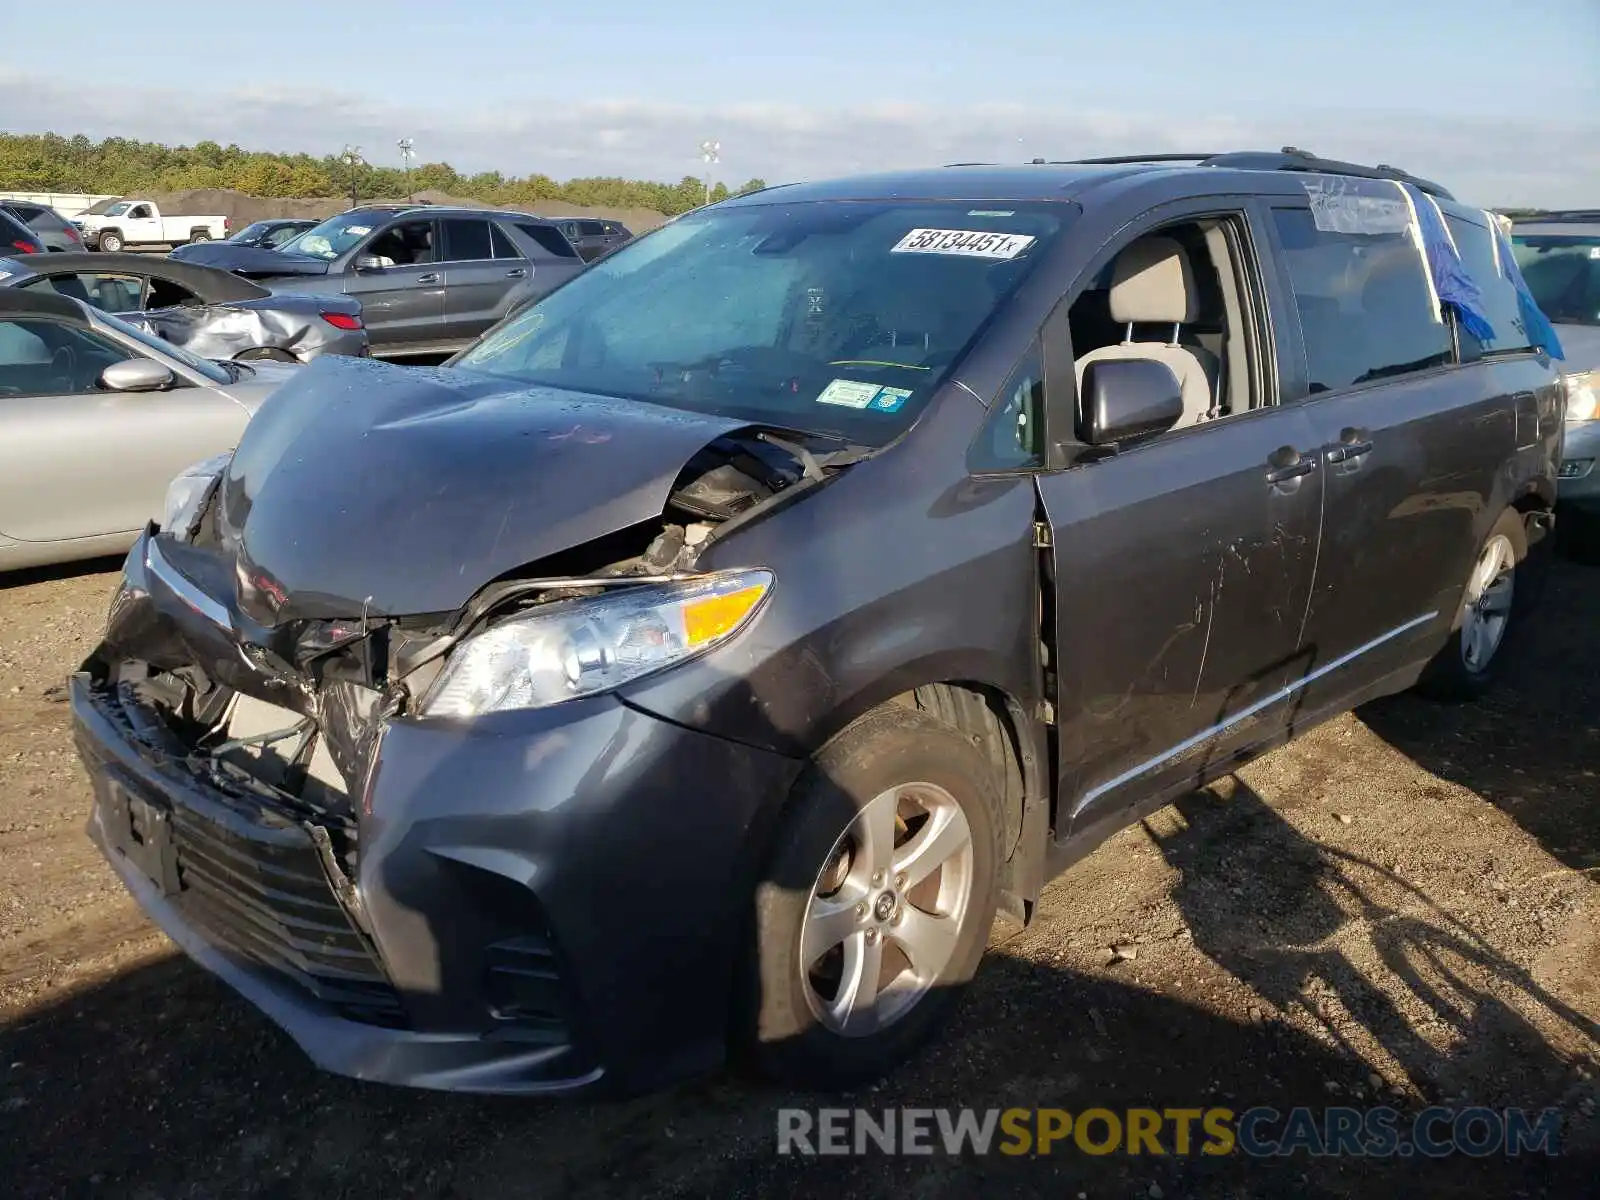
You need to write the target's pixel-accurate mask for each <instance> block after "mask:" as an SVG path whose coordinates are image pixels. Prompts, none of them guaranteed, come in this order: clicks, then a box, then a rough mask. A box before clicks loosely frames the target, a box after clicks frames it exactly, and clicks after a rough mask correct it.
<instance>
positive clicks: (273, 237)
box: [167, 217, 317, 263]
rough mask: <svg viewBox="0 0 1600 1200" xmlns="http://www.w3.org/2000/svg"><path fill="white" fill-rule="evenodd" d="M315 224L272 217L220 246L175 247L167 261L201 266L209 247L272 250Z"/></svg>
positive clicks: (247, 226) (208, 253)
mask: <svg viewBox="0 0 1600 1200" xmlns="http://www.w3.org/2000/svg"><path fill="white" fill-rule="evenodd" d="M316 223H317V222H316V220H315V219H314V218H311V217H274V218H272V219H270V220H266V221H254V222H252V223H251V224H249V225H246V226H245V227H244V228H243V229H241V230H239V232H238V233H236V234H234V235H233V236H232V237H230V238H224V239H223V240H222V241H220V242H190V243H188V244H187V245H184V246H178V247H176V248H175V249H174V250H173V251H172V252H171V253H170V254H168V255H167V257H168V258H176V259H179V260H181V261H183V262H193V263H205V262H207V261H208V256H209V255H210V254H211V253H212V251H211V247H213V246H259V247H260V248H261V249H263V250H276V249H277V248H278V247H279V246H282V245H283V244H284V243H286V242H290V241H293V240H294V239H295V238H296V237H298V236H299V235H300V234H302V233H304V232H305V231H306V230H307V229H310V228H311V227H312V226H313V225H315V224H316Z"/></svg>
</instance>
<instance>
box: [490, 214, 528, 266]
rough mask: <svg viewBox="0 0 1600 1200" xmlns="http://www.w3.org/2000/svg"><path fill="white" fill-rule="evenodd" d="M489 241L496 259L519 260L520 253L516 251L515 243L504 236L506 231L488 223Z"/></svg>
mask: <svg viewBox="0 0 1600 1200" xmlns="http://www.w3.org/2000/svg"><path fill="white" fill-rule="evenodd" d="M489 241H490V243H491V245H492V246H493V248H494V256H495V257H496V258H521V257H522V251H521V250H518V249H517V247H516V243H514V242H513V241H512V240H511V239H510V238H509V237H507V236H506V231H505V230H503V229H501V228H500V226H498V225H496V224H494V223H493V222H492V221H491V222H490V223H489Z"/></svg>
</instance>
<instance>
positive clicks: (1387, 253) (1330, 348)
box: [1272, 208, 1454, 395]
mask: <svg viewBox="0 0 1600 1200" xmlns="http://www.w3.org/2000/svg"><path fill="white" fill-rule="evenodd" d="M1272 217H1273V221H1274V223H1275V224H1276V226H1277V231H1278V240H1279V242H1280V244H1281V245H1282V247H1283V253H1284V257H1285V260H1286V261H1287V263H1288V266H1289V280H1290V284H1291V286H1292V287H1293V288H1294V296H1295V305H1296V307H1297V309H1298V310H1299V314H1300V328H1301V331H1302V334H1303V335H1304V338H1305V347H1306V368H1307V371H1308V383H1309V385H1310V386H1309V391H1310V392H1311V394H1313V395H1316V394H1319V393H1322V392H1332V391H1339V390H1340V389H1343V388H1348V387H1353V386H1355V385H1358V384H1363V383H1370V382H1372V381H1374V380H1379V379H1390V378H1394V377H1395V376H1399V375H1406V374H1409V373H1411V372H1414V371H1426V370H1429V369H1430V368H1433V367H1438V366H1442V365H1444V364H1445V363H1448V362H1450V361H1452V359H1453V357H1454V350H1453V347H1452V345H1451V340H1450V329H1449V326H1447V325H1446V324H1445V323H1444V320H1443V318H1442V317H1441V315H1440V313H1439V308H1438V305H1437V303H1436V302H1435V301H1434V299H1433V293H1432V289H1431V288H1430V286H1429V284H1428V277H1427V275H1426V274H1425V273H1424V269H1423V265H1422V257H1421V255H1419V254H1418V253H1417V249H1416V245H1415V243H1413V242H1412V241H1411V239H1410V238H1409V237H1408V236H1407V235H1406V234H1404V233H1379V234H1367V233H1333V232H1329V231H1327V230H1322V229H1318V228H1317V227H1316V223H1315V221H1314V220H1313V219H1312V216H1311V210H1310V209H1309V208H1275V209H1273V210H1272Z"/></svg>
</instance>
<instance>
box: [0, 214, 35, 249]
mask: <svg viewBox="0 0 1600 1200" xmlns="http://www.w3.org/2000/svg"><path fill="white" fill-rule="evenodd" d="M44 252H45V244H44V242H43V240H41V239H40V237H39V235H38V234H37V233H35V232H34V231H33V230H31V229H29V228H28V227H27V226H26V225H24V224H23V223H22V222H21V221H20V220H18V219H17V218H16V217H14V216H12V215H11V214H10V213H9V212H7V211H6V210H5V209H4V208H0V254H8V255H12V254H43V253H44Z"/></svg>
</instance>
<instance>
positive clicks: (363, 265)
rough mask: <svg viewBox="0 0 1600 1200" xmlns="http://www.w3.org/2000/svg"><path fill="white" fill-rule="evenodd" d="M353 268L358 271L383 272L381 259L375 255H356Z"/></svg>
mask: <svg viewBox="0 0 1600 1200" xmlns="http://www.w3.org/2000/svg"><path fill="white" fill-rule="evenodd" d="M355 267H356V270H358V271H381V270H383V259H381V258H379V257H378V256H377V255H376V254H358V255H356V262H355Z"/></svg>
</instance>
